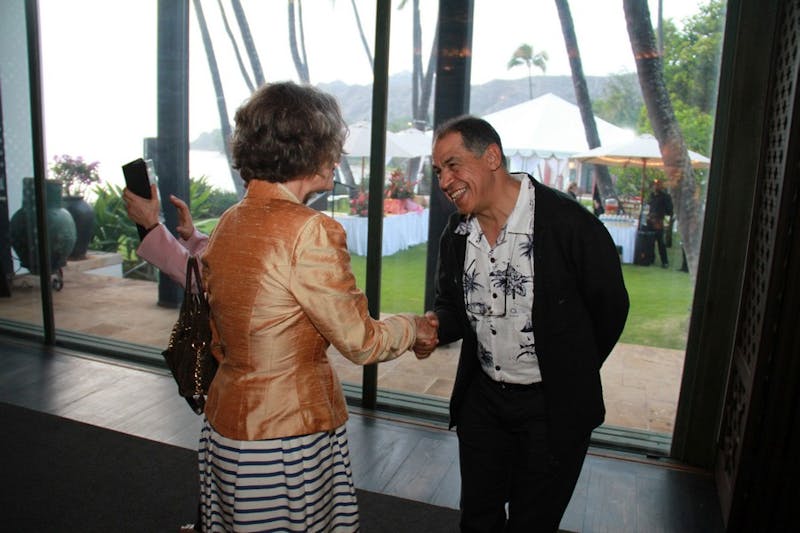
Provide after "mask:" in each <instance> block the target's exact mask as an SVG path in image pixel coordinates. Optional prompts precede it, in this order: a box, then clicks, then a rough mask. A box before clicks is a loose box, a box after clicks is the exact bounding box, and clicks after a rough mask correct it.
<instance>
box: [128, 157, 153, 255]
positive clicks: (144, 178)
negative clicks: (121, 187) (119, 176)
mask: <svg viewBox="0 0 800 533" xmlns="http://www.w3.org/2000/svg"><path fill="white" fill-rule="evenodd" d="M122 173H123V174H124V175H125V186H126V187H128V190H130V191H131V192H132V193H134V194H137V195H139V196H141V197H142V198H150V184H151V183H155V175H156V174H155V171H154V168H153V162H152V161H151V160H149V159H147V160H144V159H142V158H141V157H140V158H139V159H134V160H133V161H131V162H130V163H126V164H124V165H122ZM136 229H137V230H138V231H139V239H140V240H141V239H144V236H145V235H147V229H146V228H144V227H142V226H140V225H139V224H136Z"/></svg>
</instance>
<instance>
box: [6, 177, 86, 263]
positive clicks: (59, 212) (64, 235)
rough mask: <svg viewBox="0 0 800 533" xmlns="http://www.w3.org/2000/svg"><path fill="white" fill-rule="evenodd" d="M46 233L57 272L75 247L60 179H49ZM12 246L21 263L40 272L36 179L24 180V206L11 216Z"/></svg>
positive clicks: (71, 221) (73, 227) (47, 184)
mask: <svg viewBox="0 0 800 533" xmlns="http://www.w3.org/2000/svg"><path fill="white" fill-rule="evenodd" d="M45 187H46V190H47V205H46V207H47V233H48V239H47V240H48V243H49V245H50V269H51V270H53V271H56V270H58V269H60V268H61V267H63V266H65V265H66V264H67V258H68V257H69V254H70V253H71V252H72V249H73V248H74V247H75V240H76V231H75V222H74V221H73V220H72V215H70V214H69V212H68V211H67V210H66V209H64V208H63V207H62V206H61V182H60V181H56V180H46V181H45ZM9 230H10V231H9V233H10V234H11V235H10V236H11V246H12V247H13V248H14V252H15V253H16V254H17V258H18V259H19V262H20V265H22V266H23V267H24V268H27V269H28V270H29V271H30V272H31V273H32V274H38V273H39V254H38V237H37V232H36V204H35V202H34V188H33V178H24V179H23V180H22V207H20V208H19V210H18V211H17V212H16V213H14V216H12V217H11V223H10V228H9Z"/></svg>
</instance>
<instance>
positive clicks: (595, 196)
mask: <svg viewBox="0 0 800 533" xmlns="http://www.w3.org/2000/svg"><path fill="white" fill-rule="evenodd" d="M592 209H593V210H594V216H596V217H599V216H600V215H602V214H603V213H605V212H606V209H605V207H603V199H602V198H601V197H600V188H599V187H598V186H597V183H595V184H594V187H592Z"/></svg>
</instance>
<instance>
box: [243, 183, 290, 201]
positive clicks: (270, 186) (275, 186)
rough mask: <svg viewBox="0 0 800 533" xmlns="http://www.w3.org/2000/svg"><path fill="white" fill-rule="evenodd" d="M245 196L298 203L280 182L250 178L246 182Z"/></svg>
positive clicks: (252, 198) (253, 198)
mask: <svg viewBox="0 0 800 533" xmlns="http://www.w3.org/2000/svg"><path fill="white" fill-rule="evenodd" d="M244 196H245V198H247V199H250V200H273V199H274V200H286V201H289V202H292V203H295V204H299V203H300V200H298V199H297V197H296V196H295V195H294V194H293V193H292V191H290V190H289V189H287V188H286V186H285V185H283V184H282V183H273V182H271V181H264V180H257V179H252V180H250V181H249V182H248V183H247V191H246V192H245V195H244Z"/></svg>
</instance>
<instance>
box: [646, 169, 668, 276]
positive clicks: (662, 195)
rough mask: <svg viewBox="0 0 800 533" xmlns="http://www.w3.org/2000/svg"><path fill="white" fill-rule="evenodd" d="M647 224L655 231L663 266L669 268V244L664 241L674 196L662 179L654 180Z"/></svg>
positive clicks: (656, 244) (656, 243)
mask: <svg viewBox="0 0 800 533" xmlns="http://www.w3.org/2000/svg"><path fill="white" fill-rule="evenodd" d="M647 204H648V206H649V210H648V213H647V225H648V226H649V227H650V229H652V230H653V231H654V232H655V239H654V241H655V244H654V245H655V246H658V255H659V258H660V259H661V266H662V268H669V258H668V257H667V245H666V243H665V242H664V217H665V216H670V217H671V216H672V196H670V195H669V193H668V192H667V191H665V190H664V184H663V183H662V182H661V180H654V181H653V192H652V193H651V194H650V199H649V200H648V202H647Z"/></svg>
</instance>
